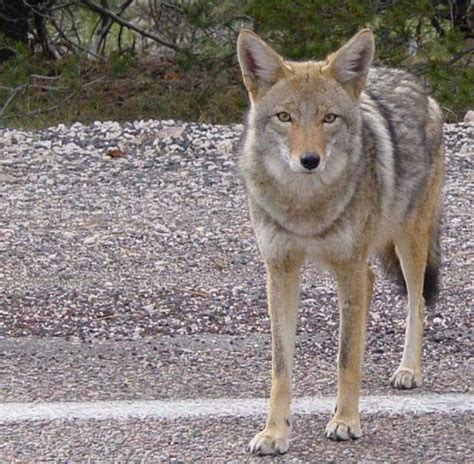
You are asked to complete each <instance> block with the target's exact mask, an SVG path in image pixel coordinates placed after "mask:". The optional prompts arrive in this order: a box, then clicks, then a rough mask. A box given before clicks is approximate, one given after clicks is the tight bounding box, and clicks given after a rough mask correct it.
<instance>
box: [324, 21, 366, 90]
mask: <svg viewBox="0 0 474 464" xmlns="http://www.w3.org/2000/svg"><path fill="white" fill-rule="evenodd" d="M374 51H375V43H374V35H373V33H372V31H371V30H370V29H364V30H362V31H360V32H359V33H357V34H356V35H355V36H354V37H352V39H351V40H349V42H347V43H346V44H345V45H344V46H342V47H341V48H340V49H339V50H338V51H337V52H335V53H333V54H332V55H330V56H329V57H328V64H327V65H326V66H325V71H327V72H329V73H330V75H332V76H333V77H334V78H335V79H336V80H337V81H338V82H339V83H340V84H341V85H342V86H343V87H344V88H345V89H346V90H347V92H348V93H349V94H350V95H351V96H352V97H353V98H358V97H359V95H360V93H361V92H362V90H364V87H365V84H366V83H367V74H368V73H369V67H370V65H371V63H372V59H373V58H374Z"/></svg>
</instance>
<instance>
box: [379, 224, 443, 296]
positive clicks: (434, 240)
mask: <svg viewBox="0 0 474 464" xmlns="http://www.w3.org/2000/svg"><path fill="white" fill-rule="evenodd" d="M379 256H380V259H381V261H382V265H383V268H384V271H385V272H386V273H387V275H388V276H390V277H392V278H394V279H395V281H396V282H397V283H398V284H399V285H400V287H401V288H402V290H403V292H404V293H405V294H406V293H407V286H406V283H405V279H404V277H403V272H402V267H401V265H400V259H399V258H398V255H397V251H396V250H395V245H394V243H393V242H391V243H389V244H388V245H386V246H385V247H384V249H383V250H382V251H381V252H380V255H379ZM439 266H440V253H439V232H438V228H436V231H435V232H434V233H433V235H432V237H431V241H430V246H429V249H428V259H427V262H426V269H425V279H424V282H423V297H424V298H425V302H426V304H428V305H429V304H432V303H434V301H435V300H436V297H437V295H438V292H439V288H438V284H439Z"/></svg>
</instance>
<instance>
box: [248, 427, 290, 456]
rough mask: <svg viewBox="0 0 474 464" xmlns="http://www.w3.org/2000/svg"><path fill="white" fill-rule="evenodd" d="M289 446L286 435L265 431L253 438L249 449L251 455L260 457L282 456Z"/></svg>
mask: <svg viewBox="0 0 474 464" xmlns="http://www.w3.org/2000/svg"><path fill="white" fill-rule="evenodd" d="M289 445H290V442H289V440H288V435H282V434H278V433H276V432H275V431H271V430H267V429H265V430H263V431H262V432H260V433H257V435H255V437H253V439H252V441H251V442H250V443H249V449H250V452H251V453H254V454H260V455H263V454H284V453H286V452H287V451H288V447H289Z"/></svg>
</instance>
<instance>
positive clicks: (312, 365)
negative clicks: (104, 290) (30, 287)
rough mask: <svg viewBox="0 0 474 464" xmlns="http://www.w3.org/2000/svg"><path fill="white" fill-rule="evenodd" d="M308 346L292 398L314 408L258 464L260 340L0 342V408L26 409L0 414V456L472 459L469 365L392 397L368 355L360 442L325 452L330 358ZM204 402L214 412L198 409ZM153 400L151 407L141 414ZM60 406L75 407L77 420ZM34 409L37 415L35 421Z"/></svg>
mask: <svg viewBox="0 0 474 464" xmlns="http://www.w3.org/2000/svg"><path fill="white" fill-rule="evenodd" d="M311 347H313V350H311ZM315 348H316V344H314V343H313V342H312V341H311V337H305V336H301V337H299V339H298V353H297V363H296V388H295V394H296V395H297V396H298V397H301V396H305V397H307V396H309V395H312V396H313V400H311V399H310V400H306V403H305V404H306V406H305V408H306V409H305V408H303V407H301V405H300V407H299V408H298V413H297V414H296V416H295V421H294V434H293V442H292V447H291V450H290V453H289V454H288V455H287V456H286V457H280V458H275V459H270V458H264V459H261V458H255V457H251V456H249V455H248V454H247V453H246V450H245V446H246V442H247V441H248V440H249V438H251V436H252V434H253V433H255V432H256V431H258V429H259V427H261V426H262V424H263V422H264V415H263V412H264V409H265V406H264V401H254V400H252V399H253V398H260V397H262V396H263V395H264V394H265V393H266V392H268V388H269V384H268V370H269V366H270V364H269V356H268V352H269V338H268V337H267V336H264V335H252V336H248V337H243V336H242V337H232V336H215V335H214V336H213V335H207V336H182V337H161V338H159V339H156V338H150V339H139V340H135V341H122V342H118V341H101V342H93V343H83V342H79V341H66V340H63V339H27V340H25V339H18V340H3V341H1V342H0V352H1V353H2V356H1V366H2V369H3V370H2V372H3V374H2V389H1V392H2V393H1V402H2V404H3V405H4V407H5V405H7V406H8V405H11V404H14V403H15V404H18V403H22V404H21V405H18V407H17V408H13V409H12V408H9V409H8V411H9V414H10V416H13V415H14V414H13V412H15V413H16V414H17V415H19V416H20V417H19V418H18V417H17V418H15V417H10V416H8V415H7V411H6V409H5V408H4V410H3V411H4V415H3V416H4V417H3V419H2V408H1V405H0V437H1V438H2V440H1V442H0V456H1V458H2V461H5V462H11V461H20V462H38V461H48V460H53V461H76V462H77V461H81V462H83V461H86V460H88V459H89V460H92V461H102V462H116V461H121V462H130V461H145V462H163V461H166V462H168V461H171V462H172V461H176V462H341V463H342V462H430V461H431V462H470V461H472V457H473V454H472V447H471V443H470V442H469V440H468V439H467V438H468V436H469V435H470V433H471V432H472V427H473V425H474V424H473V420H472V410H473V408H474V404H473V395H470V394H469V393H468V392H469V386H470V385H471V384H472V372H473V370H472V366H471V367H470V366H469V365H465V364H463V363H457V362H456V360H455V359H450V358H449V357H448V359H444V360H442V361H440V362H439V363H436V364H429V365H427V366H426V368H427V369H426V382H425V385H424V386H423V387H422V388H421V389H419V390H418V391H413V392H400V391H393V390H392V389H391V388H390V387H389V386H388V379H389V375H390V372H391V370H392V369H393V368H394V367H395V366H391V365H387V363H386V362H384V359H383V357H377V356H375V357H374V355H371V354H369V355H368V359H367V362H366V373H365V382H364V385H365V388H364V398H365V403H363V407H362V411H363V421H364V422H363V424H364V432H365V434H364V437H363V438H362V439H361V440H359V441H357V442H354V443H351V444H348V443H331V442H328V441H327V440H326V439H324V438H323V435H322V430H323V428H324V425H325V422H326V421H327V420H328V418H329V415H330V412H329V411H330V409H331V408H332V405H333V402H334V399H333V395H334V392H335V390H334V389H335V386H334V359H328V357H326V356H324V355H323V356H321V353H319V355H318V353H317V352H315V351H314V349H315ZM203 398H206V399H211V403H210V404H207V406H206V404H204V406H203V405H202V403H201V402H200V401H199V400H200V399H203ZM390 398H391V400H390ZM453 398H454V400H453ZM212 399H218V401H216V402H214V403H213V402H212ZM150 400H155V401H157V400H159V401H158V405H156V404H155V403H153V402H151V403H149V404H148V406H147V402H148V401H150ZM246 400H247V401H246ZM110 401H114V403H110ZM79 402H80V403H82V405H81V404H78V403H79ZM28 403H30V405H31V407H30V408H28ZM61 404H66V405H69V406H70V407H74V406H75V405H76V407H77V409H76V412H75V413H74V412H72V413H71V412H69V413H68V412H67V411H64V409H62V408H61ZM433 404H435V406H436V408H435V409H434V410H433ZM35 405H36V408H37V409H39V410H41V408H43V413H42V414H43V416H41V415H40V417H39V418H38V417H36V419H35V420H31V418H32V417H34V416H35V415H36V414H38V412H37V410H36V409H35V408H34V407H33V406H35ZM45 405H46V406H47V407H48V408H49V409H48V408H47V409H48V411H49V412H48V413H45V412H44V406H45ZM308 405H309V406H308ZM364 405H365V406H364ZM20 406H21V407H20ZM401 406H402V407H403V408H405V409H402V410H400V409H399V408H400V407H401ZM187 407H188V408H189V410H187V409H186V408H187ZM104 408H105V409H104ZM252 408H255V414H252V412H251V409H252ZM104 410H105V412H104ZM111 410H112V412H111ZM222 414H223V415H222ZM196 415H198V417H196Z"/></svg>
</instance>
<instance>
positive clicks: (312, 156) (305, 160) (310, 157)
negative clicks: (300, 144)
mask: <svg viewBox="0 0 474 464" xmlns="http://www.w3.org/2000/svg"><path fill="white" fill-rule="evenodd" d="M320 160H321V158H320V157H319V155H318V154H317V153H314V152H309V153H303V154H302V155H301V158H300V162H301V165H302V166H303V167H304V168H306V169H307V170H308V171H311V170H313V169H316V168H317V167H318V164H319V161H320Z"/></svg>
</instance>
